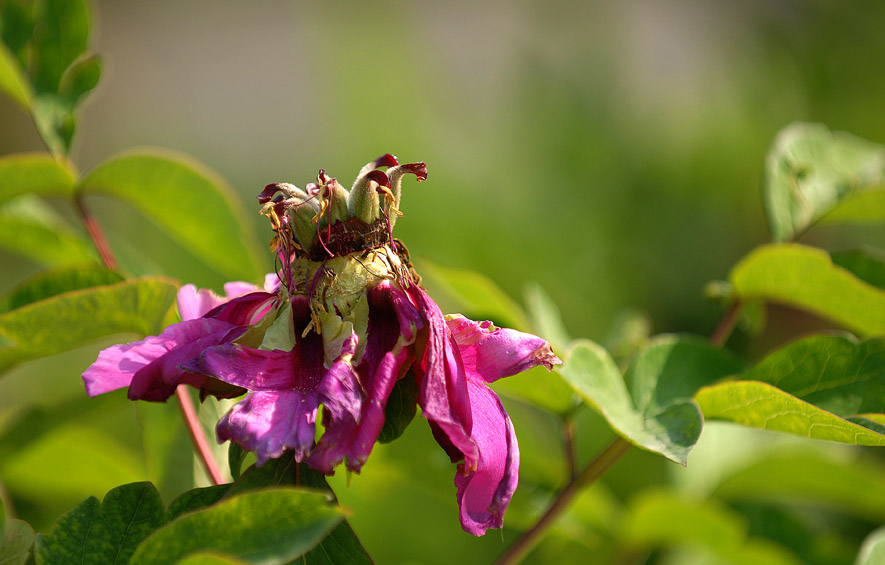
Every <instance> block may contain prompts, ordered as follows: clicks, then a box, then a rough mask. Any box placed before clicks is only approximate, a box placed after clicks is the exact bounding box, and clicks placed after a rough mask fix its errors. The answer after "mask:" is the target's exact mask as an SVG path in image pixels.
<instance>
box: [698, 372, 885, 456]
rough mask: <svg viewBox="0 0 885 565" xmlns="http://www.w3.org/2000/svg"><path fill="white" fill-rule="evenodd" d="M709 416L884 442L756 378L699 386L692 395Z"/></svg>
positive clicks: (819, 436) (782, 429)
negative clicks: (753, 379)
mask: <svg viewBox="0 0 885 565" xmlns="http://www.w3.org/2000/svg"><path fill="white" fill-rule="evenodd" d="M695 400H697V402H698V404H699V405H700V406H701V409H702V410H703V412H704V416H705V417H706V418H709V419H719V420H728V421H732V422H736V423H738V424H742V425H744V426H751V427H754V428H761V429H764V430H771V431H778V432H784V433H790V434H795V435H800V436H803V437H809V438H814V439H825V440H829V441H838V442H842V443H852V444H857V445H885V435H882V434H879V433H876V432H874V431H872V430H869V429H867V428H864V427H862V426H859V425H857V424H854V423H851V422H849V421H847V420H844V419H842V418H839V417H838V416H835V415H834V414H831V413H830V412H826V411H825V410H821V409H820V408H818V407H816V406H814V405H813V404H809V403H807V402H804V401H802V400H799V399H798V398H796V397H795V396H793V395H790V394H787V393H786V392H784V391H782V390H780V389H779V388H777V387H775V386H773V385H770V384H768V383H761V382H758V381H739V382H728V383H722V384H717V385H714V386H710V387H705V388H702V389H701V390H700V391H698V393H697V395H696V396H695Z"/></svg>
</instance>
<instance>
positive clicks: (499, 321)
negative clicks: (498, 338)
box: [420, 260, 529, 331]
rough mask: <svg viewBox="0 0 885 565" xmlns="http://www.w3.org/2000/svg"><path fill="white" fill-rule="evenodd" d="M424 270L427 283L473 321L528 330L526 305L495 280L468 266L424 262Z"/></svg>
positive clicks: (421, 271) (423, 274)
mask: <svg viewBox="0 0 885 565" xmlns="http://www.w3.org/2000/svg"><path fill="white" fill-rule="evenodd" d="M420 273H421V275H422V277H424V279H425V281H424V282H426V283H427V285H428V286H429V287H431V288H433V289H434V290H435V291H436V290H438V291H439V292H440V293H441V294H443V295H445V296H446V297H448V298H449V299H450V300H451V301H452V302H453V307H454V308H455V309H456V310H459V311H460V312H461V313H462V314H464V315H465V316H467V317H468V318H471V319H473V320H491V321H492V322H494V323H495V325H496V326H499V327H508V328H513V329H517V330H521V331H527V330H528V328H529V322H528V319H527V318H526V315H525V313H523V311H522V308H520V307H519V305H518V304H517V303H516V302H514V301H513V299H512V298H510V297H509V296H507V294H506V293H505V292H504V291H503V290H501V289H500V288H499V287H498V285H496V284H495V283H494V282H493V281H492V280H491V279H489V278H488V277H486V276H485V275H482V274H480V273H477V272H475V271H471V270H468V269H452V268H449V267H443V266H442V265H437V264H436V263H431V262H429V261H426V260H424V261H421V264H420Z"/></svg>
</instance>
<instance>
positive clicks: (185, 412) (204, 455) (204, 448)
mask: <svg viewBox="0 0 885 565" xmlns="http://www.w3.org/2000/svg"><path fill="white" fill-rule="evenodd" d="M175 396H176V398H178V405H179V406H180V407H181V414H182V416H183V417H184V422H185V424H187V430H188V432H190V436H191V439H192V440H193V442H194V447H195V448H196V449H197V453H198V454H199V455H200V460H201V461H202V462H203V467H205V468H206V473H208V474H209V476H210V477H211V478H212V482H214V483H215V484H216V485H220V484H224V483H225V480H224V475H223V474H222V473H221V469H220V468H219V467H218V463H217V462H216V461H215V458H214V457H213V456H212V449H211V448H210V447H209V442H208V441H207V440H206V434H205V433H204V432H203V426H202V424H200V419H199V418H198V417H197V411H196V410H194V405H193V402H191V397H190V393H189V392H188V390H187V386H186V385H178V387H177V388H176V389H175Z"/></svg>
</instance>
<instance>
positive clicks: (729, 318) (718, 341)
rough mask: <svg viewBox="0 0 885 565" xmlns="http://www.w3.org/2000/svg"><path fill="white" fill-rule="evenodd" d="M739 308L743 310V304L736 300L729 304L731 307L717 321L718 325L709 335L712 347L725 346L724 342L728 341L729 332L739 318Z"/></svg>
mask: <svg viewBox="0 0 885 565" xmlns="http://www.w3.org/2000/svg"><path fill="white" fill-rule="evenodd" d="M741 308H743V303H742V302H741V301H740V300H737V301H735V302H733V303H732V304H731V306H730V307H729V308H728V310H727V311H726V312H725V314H724V315H723V316H722V319H721V320H719V324H718V325H717V326H716V329H715V330H713V333H712V334H710V341H712V342H713V345H715V346H717V347H722V346H723V345H725V342H726V341H728V338H729V336H731V332H732V331H733V330H734V327H735V326H736V325H737V322H738V319H739V318H740V313H741Z"/></svg>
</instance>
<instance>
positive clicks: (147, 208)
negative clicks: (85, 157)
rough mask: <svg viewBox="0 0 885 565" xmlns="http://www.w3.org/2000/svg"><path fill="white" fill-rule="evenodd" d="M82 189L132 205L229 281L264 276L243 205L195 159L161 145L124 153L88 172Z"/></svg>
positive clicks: (219, 179)
mask: <svg viewBox="0 0 885 565" xmlns="http://www.w3.org/2000/svg"><path fill="white" fill-rule="evenodd" d="M79 190H80V191H81V192H82V193H83V194H106V195H108V196H112V197H114V198H119V199H120V200H123V201H125V202H127V203H129V204H131V205H132V206H134V207H135V208H137V209H138V210H140V211H141V212H142V213H144V214H145V215H146V216H148V217H149V218H150V219H151V220H153V221H154V222H155V223H156V224H157V225H158V226H159V227H160V228H161V229H163V230H164V231H166V232H167V233H168V234H169V235H170V236H171V237H172V238H173V239H175V240H176V241H177V242H178V243H179V244H180V245H182V246H183V247H184V248H186V249H188V250H189V251H191V252H192V253H194V255H196V256H197V257H198V258H199V259H201V260H202V261H203V262H205V263H206V264H207V265H209V266H210V267H212V268H214V269H216V270H217V271H218V272H219V273H221V274H223V275H225V276H227V277H228V278H229V279H232V280H252V279H256V278H259V275H260V273H259V269H258V264H257V262H256V256H257V252H256V250H257V249H258V246H257V244H256V242H255V238H254V236H253V235H252V233H251V232H247V231H246V229H245V226H246V225H248V224H247V221H246V219H245V218H246V216H245V213H244V211H243V207H242V205H241V204H240V203H239V201H238V200H237V198H236V196H235V194H234V192H233V190H232V189H231V188H230V186H229V185H228V184H227V182H226V181H224V179H222V178H221V177H220V176H218V175H217V174H216V173H215V172H214V171H211V170H209V169H208V168H207V167H206V166H205V165H203V164H201V163H199V162H197V161H195V160H194V159H192V158H190V157H186V156H184V155H181V154H178V153H173V152H169V151H161V150H155V149H151V150H147V149H142V150H137V151H130V152H127V153H123V154H120V155H117V156H115V157H112V158H111V159H109V160H107V161H105V162H103V163H101V164H99V165H97V166H96V167H95V168H94V169H93V170H91V171H90V172H89V173H87V174H86V175H85V176H84V177H83V178H82V180H81V182H80V185H79Z"/></svg>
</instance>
